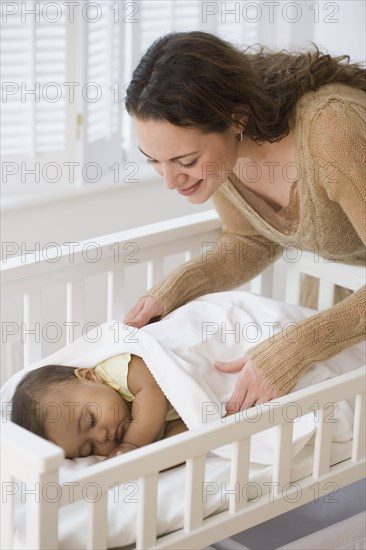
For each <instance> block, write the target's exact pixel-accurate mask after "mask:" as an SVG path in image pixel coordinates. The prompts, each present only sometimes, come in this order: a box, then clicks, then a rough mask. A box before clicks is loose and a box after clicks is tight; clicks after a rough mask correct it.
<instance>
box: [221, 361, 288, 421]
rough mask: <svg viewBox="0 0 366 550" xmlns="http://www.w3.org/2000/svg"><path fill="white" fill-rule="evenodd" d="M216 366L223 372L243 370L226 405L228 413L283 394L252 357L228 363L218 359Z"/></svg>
mask: <svg viewBox="0 0 366 550" xmlns="http://www.w3.org/2000/svg"><path fill="white" fill-rule="evenodd" d="M215 366H216V368H217V369H218V370H219V371H221V372H227V373H231V372H239V371H241V372H240V374H239V376H238V379H237V381H236V385H235V389H234V392H233V394H232V396H231V397H230V399H229V401H228V403H227V405H226V414H234V413H236V412H238V411H242V410H243V409H248V408H249V407H254V405H257V404H259V403H265V402H266V401H270V400H271V399H274V398H275V397H280V396H281V395H282V394H281V393H280V392H279V391H277V390H276V389H274V388H273V387H272V386H271V385H270V384H269V383H268V382H267V380H266V378H265V377H264V376H263V374H261V373H260V372H259V371H258V370H257V369H256V368H255V365H254V363H253V362H252V361H251V360H250V359H246V358H245V357H241V358H240V359H236V360H235V361H229V362H228V363H225V362H222V361H217V362H216V363H215Z"/></svg>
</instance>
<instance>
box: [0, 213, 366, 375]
mask: <svg viewBox="0 0 366 550" xmlns="http://www.w3.org/2000/svg"><path fill="white" fill-rule="evenodd" d="M219 237H220V221H219V218H218V215H217V213H216V212H215V211H214V210H209V211H204V212H201V213H198V214H192V215H188V216H183V217H180V218H174V219H171V220H166V221H163V222H159V223H154V224H150V225H146V226H142V227H137V228H134V229H130V230H127V231H122V232H119V233H113V234H110V235H104V236H101V237H98V238H95V239H91V240H88V241H82V242H79V243H64V245H63V246H59V245H56V244H55V243H49V245H47V247H46V248H43V249H42V250H36V251H35V252H32V253H29V252H28V253H27V252H26V251H25V252H24V253H23V254H21V255H19V256H14V257H13V256H12V251H9V253H8V254H7V255H6V251H5V257H4V258H3V260H2V267H1V269H2V282H1V290H2V297H3V299H4V301H5V304H6V303H8V304H9V307H8V308H7V310H8V311H6V307H5V314H3V323H2V342H3V345H4V346H5V349H6V353H5V358H4V357H3V358H2V359H3V360H2V364H3V367H2V383H4V382H5V381H6V379H7V378H9V377H10V376H11V375H12V374H13V373H14V372H16V371H17V370H19V369H21V368H22V367H23V366H27V365H29V364H31V363H34V362H36V361H38V360H40V359H41V358H42V357H44V356H46V355H48V354H49V353H50V349H49V348H48V349H47V347H45V346H44V344H45V340H48V343H49V340H52V338H53V339H54V340H55V342H52V343H54V344H55V345H54V346H53V348H52V352H53V351H56V350H57V349H58V348H60V347H62V346H63V345H66V344H67V343H70V341H71V340H72V341H74V340H75V339H76V338H78V337H79V336H82V334H83V330H84V329H85V327H87V325H88V321H90V319H87V318H86V317H87V315H86V312H85V308H86V305H87V302H88V301H90V298H88V297H87V293H86V286H87V284H86V283H87V280H88V279H90V278H91V277H94V276H97V275H101V274H104V278H103V281H102V282H100V281H99V280H98V282H97V287H96V288H95V287H94V288H93V289H92V292H91V294H92V299H93V300H94V297H95V296H96V295H102V293H103V296H105V300H103V304H105V306H106V307H105V310H104V311H103V312H102V313H101V315H100V317H99V321H100V323H103V322H105V321H110V320H113V319H120V320H122V319H123V315H124V313H125V312H126V310H127V309H128V307H130V306H131V305H132V304H133V303H134V302H135V300H137V298H138V297H139V296H140V295H141V293H142V292H144V291H146V290H147V289H148V288H150V287H151V286H152V285H153V284H154V283H155V282H157V281H158V280H160V279H162V278H163V277H164V276H165V275H166V274H167V272H169V271H171V270H172V268H173V267H175V266H177V265H180V264H181V263H182V262H183V261H188V260H190V259H191V258H192V257H193V256H195V255H198V254H204V253H205V251H207V250H208V249H210V250H212V248H213V247H215V246H216V242H217V241H218V239H219ZM171 258H173V260H174V261H175V264H174V262H173V263H172V262H171V261H170V259H171ZM169 262H170V263H169ZM136 266H139V267H140V268H141V270H142V275H141V273H140V274H139V275H140V277H141V276H142V282H141V281H140V284H137V280H135V279H133V280H132V282H131V277H130V283H129V284H127V282H128V275H129V272H130V271H132V269H135V268H136ZM364 273H365V270H364V268H361V267H354V266H346V265H340V264H335V263H331V262H329V261H327V260H325V259H322V258H320V257H316V256H314V255H313V254H311V253H304V252H303V251H301V250H298V249H295V248H293V247H289V248H287V249H284V251H283V254H282V257H281V258H280V259H279V260H277V261H276V262H274V263H273V264H272V265H270V266H269V267H268V268H267V269H266V270H265V271H264V272H263V273H262V274H261V275H259V276H258V277H256V278H255V279H253V280H252V281H250V283H248V284H246V285H243V286H242V287H240V288H242V289H244V290H250V291H252V292H256V293H258V294H261V295H264V296H268V297H273V298H276V299H279V300H283V301H286V302H287V303H292V304H298V303H299V297H300V286H301V277H302V274H308V275H311V276H313V277H318V278H319V279H320V291H319V300H318V309H319V310H322V309H325V308H327V307H330V306H331V305H332V304H333V297H334V286H335V285H340V286H343V287H346V288H349V289H351V290H355V289H357V288H359V287H360V286H361V284H362V281H364V280H365V276H364ZM126 281H127V282H126ZM102 286H103V287H104V288H102ZM52 289H56V293H61V294H62V298H60V299H61V306H60V309H61V311H59V312H58V316H55V317H52V319H56V318H57V322H56V321H53V322H46V320H45V319H44V310H45V308H47V297H46V298H45V296H47V291H48V290H52ZM14 301H17V302H18V308H19V313H18V315H19V316H18V318H14V316H13V315H14V308H13V307H12V305H11V304H12V302H14ZM55 315H56V314H55ZM89 324H91V325H93V324H95V323H89ZM65 327H66V329H67V330H64V331H63V332H64V334H63V336H64V338H57V331H59V330H61V328H62V329H65ZM54 334H55V336H53V335H54ZM46 336H48V338H46ZM20 346H21V347H20ZM14 349H16V350H17V351H18V356H17V357H15V356H14V353H13V351H14Z"/></svg>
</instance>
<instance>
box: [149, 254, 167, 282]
mask: <svg viewBox="0 0 366 550" xmlns="http://www.w3.org/2000/svg"><path fill="white" fill-rule="evenodd" d="M163 277H164V258H161V259H159V260H152V261H150V262H147V280H146V289H147V290H149V289H150V288H151V287H152V286H153V285H154V284H155V283H157V282H158V281H160V280H161V279H162V278H163Z"/></svg>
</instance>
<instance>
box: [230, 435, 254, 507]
mask: <svg viewBox="0 0 366 550" xmlns="http://www.w3.org/2000/svg"><path fill="white" fill-rule="evenodd" d="M232 453H233V457H232V460H231V471H230V478H231V479H230V486H231V491H232V492H231V493H230V497H229V512H230V513H231V514H235V512H239V511H240V510H242V509H243V508H245V507H246V506H247V504H248V501H247V500H245V498H244V497H243V492H242V491H243V488H244V487H245V485H246V484H247V483H248V479H249V456H250V438H249V437H248V438H247V439H242V440H241V441H235V442H234V443H233V444H232Z"/></svg>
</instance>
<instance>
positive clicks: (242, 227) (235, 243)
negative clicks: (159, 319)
mask: <svg viewBox="0 0 366 550" xmlns="http://www.w3.org/2000/svg"><path fill="white" fill-rule="evenodd" d="M212 202H213V204H214V206H215V207H216V210H217V211H218V213H219V216H220V220H221V237H220V239H219V241H218V242H217V243H205V245H206V246H205V247H204V250H203V251H202V252H201V254H200V255H199V256H198V257H196V258H194V259H193V260H191V261H189V262H186V263H184V264H183V265H182V266H180V267H178V268H177V269H176V270H175V271H173V272H172V273H171V274H170V275H168V276H167V277H166V278H165V279H163V280H162V281H160V282H159V283H157V284H155V285H154V286H153V287H152V288H151V289H150V290H149V291H148V292H146V293H145V294H144V296H155V297H156V298H158V299H159V300H161V301H162V303H163V304H164V313H163V316H165V315H167V314H168V313H170V312H171V311H172V310H174V309H176V308H178V307H180V306H181V305H183V304H185V303H186V302H188V301H190V300H193V299H194V298H197V297H198V296H202V295H203V294H209V293H211V292H221V291H225V290H230V289H233V288H237V287H238V286H240V285H242V284H245V283H246V282H247V281H250V280H251V279H252V278H253V277H255V276H256V275H258V274H259V273H261V272H262V271H263V270H264V269H265V268H266V267H267V266H268V265H269V264H270V263H272V262H274V261H275V260H276V259H277V258H278V256H279V255H280V254H281V250H282V248H281V247H280V246H279V245H278V244H276V243H274V242H272V241H269V240H267V239H266V238H265V237H263V236H261V235H259V234H258V232H257V231H256V230H255V229H254V228H253V226H252V225H251V224H250V223H249V221H247V220H246V219H245V218H243V216H242V215H241V214H239V212H238V211H237V210H236V209H235V208H234V207H233V205H232V204H231V203H230V202H229V200H228V199H227V198H226V197H225V196H224V194H223V193H222V192H221V191H220V190H219V191H217V192H216V193H215V195H214V196H213V197H212Z"/></svg>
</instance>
